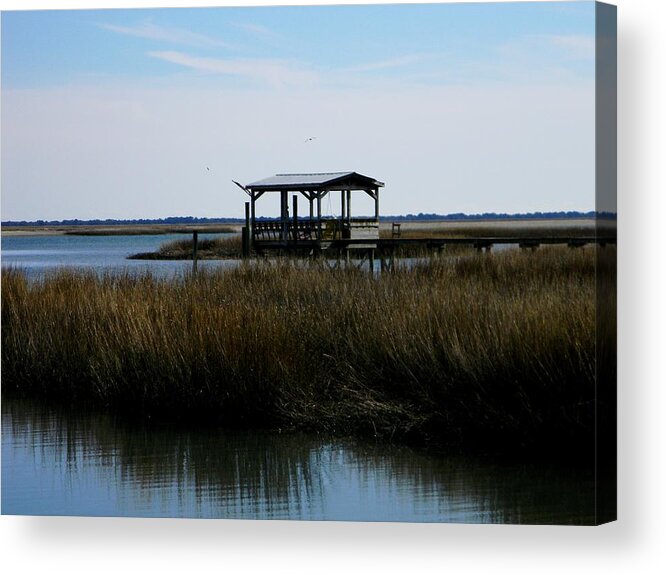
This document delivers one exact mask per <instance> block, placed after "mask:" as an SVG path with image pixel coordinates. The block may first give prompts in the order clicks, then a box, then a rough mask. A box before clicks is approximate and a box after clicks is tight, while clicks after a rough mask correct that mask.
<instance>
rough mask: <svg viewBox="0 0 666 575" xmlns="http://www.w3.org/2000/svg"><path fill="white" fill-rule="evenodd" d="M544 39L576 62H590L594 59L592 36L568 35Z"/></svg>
mask: <svg viewBox="0 0 666 575" xmlns="http://www.w3.org/2000/svg"><path fill="white" fill-rule="evenodd" d="M545 38H546V39H547V40H548V41H549V42H550V43H551V45H553V46H554V47H556V48H559V49H560V50H561V51H562V52H563V55H566V56H568V57H569V58H572V59H576V60H591V59H593V58H594V37H593V36H583V35H570V36H546V37H545Z"/></svg>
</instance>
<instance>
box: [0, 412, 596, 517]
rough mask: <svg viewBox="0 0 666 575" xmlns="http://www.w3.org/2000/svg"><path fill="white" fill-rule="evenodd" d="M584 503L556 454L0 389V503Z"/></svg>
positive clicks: (521, 511) (268, 507) (193, 511)
mask: <svg viewBox="0 0 666 575" xmlns="http://www.w3.org/2000/svg"><path fill="white" fill-rule="evenodd" d="M593 511H594V507H593V484H592V481H591V476H590V475H588V474H585V473H583V472H581V471H580V470H571V469H563V468H560V467H557V466H555V465H547V464H506V463H505V464H498V463H495V464H492V463H488V462H484V461H479V460H474V459H470V458H462V457H442V456H434V455H425V454H423V453H419V452H415V451H413V450H411V449H408V448H405V447H396V446H386V445H383V444H374V443H371V442H370V443H369V442H363V441H352V440H339V439H330V438H320V437H317V436H312V435H304V434H278V433H269V432H243V433H239V432H223V431H220V430H197V431H193V430H182V429H168V428H164V427H160V428H155V427H141V426H139V427H137V426H128V425H127V424H122V423H120V422H117V421H114V420H113V419H112V418H111V417H109V416H107V415H100V414H85V415H82V414H74V413H73V412H71V411H69V410H63V409H53V408H49V407H45V406H40V405H39V404H36V403H32V402H27V401H22V400H20V401H18V400H10V399H3V402H2V512H3V513H5V514H28V515H103V516H114V515H120V516H144V517H209V518H213V517H217V518H258V519H329V520H330V519H338V520H359V521H447V522H496V523H572V524H585V523H591V522H592V521H593Z"/></svg>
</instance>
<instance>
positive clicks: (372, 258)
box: [368, 250, 375, 276]
mask: <svg viewBox="0 0 666 575" xmlns="http://www.w3.org/2000/svg"><path fill="white" fill-rule="evenodd" d="M368 255H369V256H370V260H369V262H370V275H371V276H372V275H375V250H370V253H369V254H368Z"/></svg>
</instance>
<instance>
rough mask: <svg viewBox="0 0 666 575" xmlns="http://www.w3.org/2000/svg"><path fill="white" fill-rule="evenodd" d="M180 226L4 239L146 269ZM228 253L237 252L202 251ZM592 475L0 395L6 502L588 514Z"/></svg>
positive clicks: (67, 260) (171, 265)
mask: <svg viewBox="0 0 666 575" xmlns="http://www.w3.org/2000/svg"><path fill="white" fill-rule="evenodd" d="M183 237H185V236H182V235H173V236H171V235H156V236H107V237H104V236H43V237H39V236H24V237H3V238H2V266H3V267H5V266H14V267H20V268H22V269H23V270H25V271H26V273H27V274H28V276H29V277H31V278H38V277H41V276H43V275H44V274H45V273H48V272H50V271H53V270H56V269H58V268H60V267H63V266H67V267H76V268H83V269H87V270H93V271H98V272H107V271H121V270H123V271H124V270H130V271H131V270H136V271H145V270H150V271H152V272H153V273H155V274H157V275H161V276H167V277H168V276H172V275H176V274H180V273H182V272H183V271H187V270H189V269H191V263H190V262H183V261H176V262H156V261H150V262H142V261H135V260H127V259H125V258H126V257H127V255H129V254H133V253H136V252H143V251H153V250H155V249H156V248H157V247H158V246H159V245H160V244H162V243H163V242H166V241H170V240H173V239H180V238H183ZM201 263H202V265H211V266H213V265H217V266H233V265H237V262H233V261H224V262H201ZM593 496H594V491H593V484H592V477H591V475H590V474H586V473H583V472H581V471H580V470H572V469H567V468H563V467H562V466H561V465H549V464H545V463H539V464H530V463H523V464H516V463H506V462H503V463H498V462H494V463H493V462H489V461H487V460H483V459H474V458H461V457H444V456H441V455H438V456H435V455H427V454H424V453H421V452H416V451H413V450H411V449H408V448H404V447H396V446H390V445H385V444H375V443H368V442H363V441H352V440H339V439H326V438H321V437H319V436H310V435H303V434H298V435H294V434H278V433H267V432H245V433H238V432H233V433H230V432H224V431H222V430H215V431H211V430H210V429H207V430H192V429H189V430H183V429H168V428H154V427H153V428H150V427H136V426H128V425H127V424H126V423H121V422H118V421H115V420H114V419H113V418H112V417H110V416H109V415H108V414H99V413H89V414H82V413H75V412H72V411H67V410H63V409H60V408H58V409H55V408H53V407H52V406H51V407H48V406H44V405H41V404H38V403H34V402H27V401H17V400H11V399H8V398H3V402H2V513H4V514H21V515H23V514H25V515H102V516H116V515H120V516H142V517H208V518H213V517H217V518H260V519H338V520H365V521H446V522H499V523H572V524H579V523H583V524H585V523H591V522H592V520H593V511H594V506H593V501H594V499H593Z"/></svg>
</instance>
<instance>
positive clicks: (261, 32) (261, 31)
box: [233, 22, 277, 38]
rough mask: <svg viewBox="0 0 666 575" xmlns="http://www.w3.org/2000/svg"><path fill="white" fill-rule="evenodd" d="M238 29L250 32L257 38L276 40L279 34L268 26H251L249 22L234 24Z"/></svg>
mask: <svg viewBox="0 0 666 575" xmlns="http://www.w3.org/2000/svg"><path fill="white" fill-rule="evenodd" d="M233 25H234V26H235V27H236V28H240V29H241V30H245V31H246V32H250V33H251V34H254V35H255V36H262V37H266V38H275V37H277V34H276V33H275V32H274V31H273V30H271V29H270V28H267V27H266V26H262V25H261V24H251V23H249V22H234V24H233Z"/></svg>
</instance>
